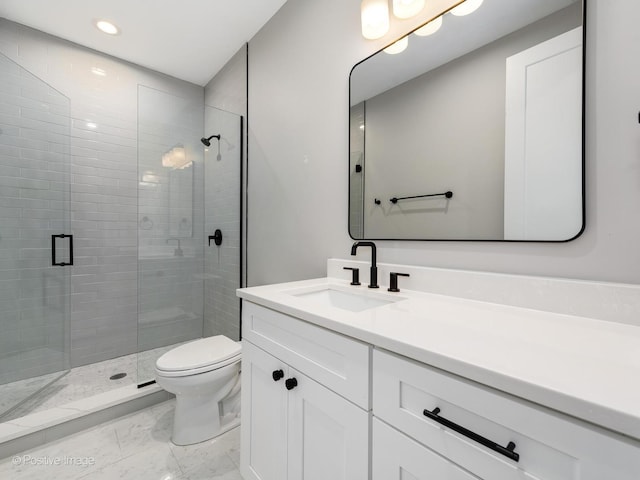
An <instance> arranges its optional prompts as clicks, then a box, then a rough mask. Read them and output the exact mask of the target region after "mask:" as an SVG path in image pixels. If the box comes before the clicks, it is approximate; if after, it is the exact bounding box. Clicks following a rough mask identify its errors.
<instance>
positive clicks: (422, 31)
mask: <svg viewBox="0 0 640 480" xmlns="http://www.w3.org/2000/svg"><path fill="white" fill-rule="evenodd" d="M441 26H442V15H440V16H439V17H437V18H434V19H433V20H431V21H430V22H429V23H427V24H425V25H424V26H423V27H420V28H419V29H417V30H416V31H415V32H413V33H415V34H416V35H418V36H419V37H426V36H428V35H433V34H434V33H436V32H437V31H438V30H440V27H441Z"/></svg>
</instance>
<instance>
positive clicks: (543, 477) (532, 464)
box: [373, 349, 640, 480]
mask: <svg viewBox="0 0 640 480" xmlns="http://www.w3.org/2000/svg"><path fill="white" fill-rule="evenodd" d="M436 408H439V409H440V411H439V412H438V413H437V415H438V416H439V417H440V418H444V419H446V420H449V421H451V422H453V423H455V424H456V425H459V426H462V427H464V428H465V429H467V430H468V431H471V432H473V433H475V434H477V435H480V436H482V437H484V438H486V439H489V440H491V441H493V442H495V443H496V444H498V445H499V446H502V447H506V446H507V445H508V444H509V442H513V443H515V449H514V451H515V452H517V453H518V454H519V460H518V461H514V460H513V459H509V458H507V457H506V456H504V455H502V454H500V453H497V452H495V451H494V450H492V449H490V448H488V447H487V446H485V445H483V444H481V443H479V442H478V441H477V439H475V440H474V439H471V438H469V436H468V435H465V434H463V433H458V432H457V431H455V426H450V425H447V426H444V425H442V424H440V423H438V422H437V421H435V420H434V419H432V418H428V417H427V416H425V414H424V410H428V411H430V412H432V411H434V409H436ZM373 413H374V416H376V417H378V418H380V419H382V420H384V421H385V422H387V423H389V424H390V425H393V426H395V427H396V428H398V429H399V430H401V431H403V432H405V433H406V434H407V435H409V436H410V437H413V438H414V439H416V440H417V441H418V442H420V443H422V444H424V445H426V446H427V447H429V448H430V449H432V450H434V451H436V452H438V453H440V454H441V455H443V456H445V457H447V458H448V459H450V460H451V461H452V462H454V463H456V464H458V465H460V466H461V467H462V468H464V469H465V470H467V471H469V472H471V473H473V474H474V475H476V476H477V477H479V478H482V479H486V480H514V479H530V480H534V479H536V480H586V479H589V480H602V479H604V478H612V479H613V478H615V479H616V480H622V479H625V480H627V479H629V480H631V479H636V480H637V478H640V477H639V476H638V472H640V448H638V443H637V442H633V441H627V440H626V439H624V438H622V437H619V436H617V435H615V434H609V433H607V432H605V431H603V430H601V429H597V427H591V426H589V425H587V424H584V423H582V422H579V421H577V420H575V419H572V418H570V417H567V416H565V415H562V414H559V413H556V412H553V411H551V410H548V409H546V408H543V407H539V406H537V405H534V404H532V403H529V402H526V401H524V400H521V399H518V398H516V397H513V396H511V395H508V394H505V393H502V392H499V391H497V390H494V389H491V388H488V387H485V386H482V385H480V384H478V383H475V382H471V381H468V380H465V379H462V378H460V377H457V376H454V375H450V374H447V373H445V372H443V371H441V370H438V369H435V368H431V367H429V366H427V365H424V364H421V363H418V362H414V361H412V360H409V359H406V358H404V357H400V356H397V355H395V354H390V353H388V352H385V351H381V350H377V349H374V352H373ZM467 433H469V432H467ZM409 478H410V477H409Z"/></svg>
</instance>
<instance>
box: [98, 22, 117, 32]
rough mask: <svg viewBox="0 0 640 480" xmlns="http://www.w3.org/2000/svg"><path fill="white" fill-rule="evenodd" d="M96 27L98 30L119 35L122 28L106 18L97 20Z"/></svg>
mask: <svg viewBox="0 0 640 480" xmlns="http://www.w3.org/2000/svg"><path fill="white" fill-rule="evenodd" d="M96 27H97V28H98V30H100V31H102V32H104V33H108V34H109V35H118V34H119V33H120V29H119V28H118V27H116V26H115V25H114V24H113V23H111V22H108V21H106V20H96Z"/></svg>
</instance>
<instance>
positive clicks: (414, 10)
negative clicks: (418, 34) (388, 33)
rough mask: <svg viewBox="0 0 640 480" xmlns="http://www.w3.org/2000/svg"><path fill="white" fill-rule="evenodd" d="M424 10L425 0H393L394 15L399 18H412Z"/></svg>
mask: <svg viewBox="0 0 640 480" xmlns="http://www.w3.org/2000/svg"><path fill="white" fill-rule="evenodd" d="M423 8H424V0H393V14H394V15H395V16H396V17H398V18H411V17H413V16H414V15H417V14H418V13H419V12H420V10H422V9H423Z"/></svg>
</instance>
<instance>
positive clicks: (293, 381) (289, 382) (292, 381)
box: [284, 377, 298, 390]
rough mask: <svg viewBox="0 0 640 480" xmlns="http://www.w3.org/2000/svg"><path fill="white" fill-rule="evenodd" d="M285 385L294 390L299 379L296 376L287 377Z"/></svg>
mask: <svg viewBox="0 0 640 480" xmlns="http://www.w3.org/2000/svg"><path fill="white" fill-rule="evenodd" d="M284 386H285V387H287V390H293V389H294V388H296V387H297V386H298V380H296V379H295V377H294V378H287V379H286V380H285V382H284Z"/></svg>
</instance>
